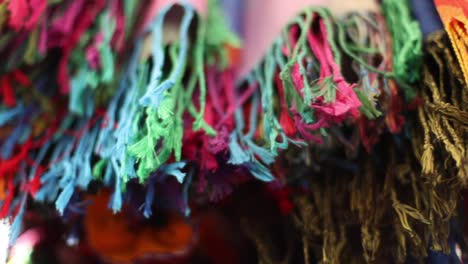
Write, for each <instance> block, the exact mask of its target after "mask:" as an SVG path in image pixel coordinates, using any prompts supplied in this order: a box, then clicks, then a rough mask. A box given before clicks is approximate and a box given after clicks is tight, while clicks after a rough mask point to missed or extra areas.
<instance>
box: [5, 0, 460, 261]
mask: <svg viewBox="0 0 468 264" xmlns="http://www.w3.org/2000/svg"><path fill="white" fill-rule="evenodd" d="M33 6H34V7H35V8H32V7H33ZM141 9H144V6H138V5H137V2H136V1H124V0H121V1H119V0H115V1H88V0H78V1H73V2H70V3H69V2H66V1H64V2H61V1H52V2H50V1H49V2H47V1H37V0H36V1H33V0H29V1H26V0H21V1H19V0H10V1H3V2H0V12H2V10H3V13H4V14H5V13H8V14H9V16H6V15H4V16H1V17H4V18H6V19H5V20H4V21H0V22H3V23H0V25H3V27H5V31H6V32H7V33H8V34H5V36H4V39H3V42H2V43H5V44H4V46H0V49H1V50H2V53H3V54H6V56H5V57H6V58H8V59H7V61H8V63H7V64H6V66H4V68H2V71H1V73H2V76H1V77H0V87H1V90H0V93H1V95H2V97H1V98H2V102H1V103H2V104H1V105H0V175H1V177H0V200H1V201H2V203H1V209H0V218H4V217H12V221H13V225H12V233H11V239H12V242H13V241H14V240H15V238H16V237H17V235H18V233H19V232H20V229H21V224H22V217H23V215H24V214H25V211H26V210H27V209H28V206H31V202H29V201H28V198H29V197H32V198H33V200H34V203H46V204H47V203H54V204H55V207H56V209H57V210H58V212H59V213H60V214H61V215H63V218H64V219H69V218H71V217H72V216H74V215H80V214H82V212H81V210H82V209H83V208H82V207H83V205H82V201H83V200H84V198H83V197H84V196H85V194H87V193H89V192H91V191H90V190H91V189H94V187H95V186H97V189H110V190H112V194H111V195H110V202H109V207H110V208H111V209H112V210H113V211H114V213H117V212H119V211H120V210H121V209H122V207H126V206H129V205H130V206H133V207H134V208H137V210H139V211H141V213H142V215H143V216H144V217H146V218H150V217H151V215H152V212H153V209H154V208H155V207H157V208H159V207H170V208H176V209H177V210H179V211H181V212H183V213H185V214H186V215H189V214H190V210H191V209H190V206H191V205H193V204H194V203H195V202H192V200H195V199H190V198H189V196H196V197H197V198H200V197H201V200H204V199H203V198H206V200H209V201H212V202H213V201H217V200H221V199H223V198H224V197H226V196H227V195H228V194H230V193H231V192H232V191H233V189H234V186H236V185H239V184H241V183H243V182H245V181H248V180H251V179H253V178H255V179H257V180H260V181H263V182H272V183H273V184H271V185H269V186H276V188H277V189H279V190H285V189H289V188H290V189H291V190H294V192H293V193H292V194H290V195H289V194H286V195H284V194H283V193H282V194H280V196H282V197H283V198H284V199H285V200H287V201H286V202H284V201H283V202H284V203H282V205H280V207H281V208H282V210H283V211H284V214H285V216H284V217H285V218H286V219H288V221H287V222H288V223H294V232H297V233H298V234H300V243H301V244H302V246H303V249H304V250H303V257H304V261H305V262H306V263H309V262H310V261H311V258H315V259H317V260H319V259H321V260H322V262H324V263H343V262H344V261H346V262H347V263H362V262H363V261H367V262H373V261H378V260H383V259H391V260H392V261H391V262H392V263H393V262H397V263H402V262H404V261H406V260H407V259H408V258H415V259H423V258H424V257H426V256H427V250H428V249H429V248H432V249H433V250H435V251H443V252H445V253H448V252H449V251H450V248H449V245H448V241H449V235H450V220H451V219H452V218H453V217H454V215H455V210H456V208H457V200H458V195H459V191H460V189H461V188H462V187H464V186H466V183H467V182H466V179H467V177H468V171H467V165H466V164H467V154H466V149H467V143H466V128H467V124H468V117H467V107H466V102H468V100H467V99H468V98H467V97H468V95H467V86H466V83H465V81H464V80H463V78H461V76H462V71H461V70H460V68H458V67H457V66H456V64H455V63H454V62H455V56H454V53H453V51H452V50H451V49H450V48H449V47H448V44H447V43H448V42H447V38H446V36H443V35H442V34H439V35H433V36H431V37H430V38H429V39H428V42H427V43H425V48H424V51H425V53H423V39H422V34H421V32H420V29H419V26H418V24H417V22H416V21H415V20H414V19H413V18H412V17H411V15H410V10H409V7H408V4H407V2H406V1H401V0H384V1H382V13H380V12H376V13H368V14H359V13H350V14H348V15H346V16H344V17H342V18H340V19H338V18H335V17H333V15H332V14H331V12H330V11H329V10H327V9H325V8H309V9H307V10H304V12H302V13H301V14H298V16H297V17H296V18H295V19H294V20H293V21H292V22H291V23H290V24H289V25H287V26H286V27H285V28H284V30H283V31H282V33H281V35H280V36H279V37H278V38H277V39H276V41H275V43H274V44H273V45H272V47H271V48H270V50H269V51H268V53H267V54H266V56H265V57H264V59H263V61H261V62H260V63H259V64H258V65H257V66H256V67H255V68H254V69H253V70H252V71H251V73H250V74H249V76H248V77H247V78H245V80H241V81H240V82H237V81H238V80H236V79H235V78H236V65H237V63H238V53H239V47H240V40H239V39H238V37H237V36H236V35H235V34H234V33H232V32H231V31H230V30H229V28H228V26H227V22H226V21H224V17H223V15H222V13H221V12H222V11H221V9H220V8H219V7H218V3H217V2H216V1H214V0H213V1H210V2H209V8H208V14H207V16H206V17H204V16H201V15H197V14H196V12H195V10H194V9H193V7H192V6H191V5H190V4H188V3H186V2H181V3H180V4H179V5H175V6H172V5H169V6H166V7H165V8H164V9H163V10H161V11H160V12H159V13H158V15H157V17H156V18H155V19H154V20H153V21H152V22H151V24H150V25H149V26H148V27H147V28H145V29H144V32H143V34H140V35H136V34H133V32H134V31H136V30H135V29H136V25H138V22H139V21H134V19H133V17H137V14H140V13H141V12H143V11H142V10H141ZM7 11H8V12H7ZM26 11H27V12H26ZM177 11H180V12H181V14H182V15H181V21H180V23H179V22H175V28H176V29H175V31H176V32H177V35H175V36H172V35H171V36H170V34H169V33H167V31H166V30H167V28H171V27H174V24H173V23H174V21H172V18H173V17H172V16H171V13H172V12H177ZM25 12H26V13H25ZM95 18H97V19H96V20H95ZM25 40H27V41H25ZM124 43H133V44H134V45H130V44H129V45H128V46H126V45H124ZM12 47H18V48H14V49H13V48H12ZM11 50H14V51H15V52H13V53H11ZM127 51H130V53H129V54H131V55H130V56H128V57H127V56H126V54H127ZM423 54H425V55H424V56H423ZM442 58H444V60H445V61H447V62H448V63H447V64H444V63H443V61H442ZM434 65H437V66H434ZM446 65H449V66H446ZM457 88H459V89H457ZM408 120H409V121H410V122H407V121H408ZM291 165H294V166H291ZM273 189H275V188H273ZM278 193H281V191H278ZM138 194H143V195H138ZM135 196H136V197H137V198H135ZM285 197H286V198H285ZM283 198H282V199H283ZM197 200H200V199H197ZM195 204H196V203H195ZM85 208H86V207H85ZM243 225H244V228H245V232H246V234H247V236H248V237H250V238H251V239H252V240H253V242H254V243H255V244H256V245H257V249H258V252H259V257H260V258H261V259H262V260H263V261H265V262H271V263H273V262H280V261H281V260H280V261H276V260H275V257H274V256H272V255H274V254H275V253H272V252H274V251H275V245H272V244H271V241H268V237H266V236H265V237H264V235H263V234H264V233H262V232H263V231H262V227H258V225H256V224H255V223H251V222H245V223H244V224H243ZM350 241H361V244H360V245H359V246H357V247H356V246H355V245H353V243H351V242H350ZM265 245H266V246H265ZM388 245H390V246H388ZM143 253H145V252H143ZM286 262H288V260H287V258H286Z"/></svg>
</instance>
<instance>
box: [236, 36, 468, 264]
mask: <svg viewBox="0 0 468 264" xmlns="http://www.w3.org/2000/svg"><path fill="white" fill-rule="evenodd" d="M425 49H426V56H425V62H424V67H423V80H422V82H421V84H420V86H419V87H418V90H419V94H420V97H421V98H422V99H423V101H424V104H423V105H421V106H420V107H419V108H418V109H417V114H416V115H415V116H414V117H413V118H412V119H411V118H409V119H408V121H407V122H408V123H409V128H410V131H411V137H410V139H404V138H403V136H398V139H395V137H394V136H392V135H389V134H387V135H385V137H384V138H382V140H381V142H380V144H379V145H378V146H376V149H374V151H373V152H372V153H371V154H367V153H366V152H365V151H360V154H359V155H358V157H357V158H355V159H354V160H352V161H351V163H352V164H353V165H354V166H356V168H354V169H349V168H346V166H341V165H343V164H346V161H345V160H350V158H349V156H347V155H346V151H344V150H336V149H334V150H328V152H329V153H327V152H326V151H324V150H323V149H320V150H319V149H318V147H317V146H315V147H313V148H311V149H309V150H308V151H305V150H304V149H301V150H291V151H290V152H288V153H286V154H285V158H284V160H282V161H280V162H282V163H283V167H284V166H286V167H288V166H289V169H288V173H289V175H288V176H287V177H286V181H289V182H288V184H289V185H290V186H295V185H296V183H297V182H298V181H297V179H303V180H306V181H308V182H309V186H308V189H307V191H306V192H302V193H296V194H294V197H293V202H294V206H295V209H294V212H293V213H292V214H291V215H290V216H289V219H287V220H285V221H284V222H285V225H287V223H290V222H291V221H292V222H293V223H294V226H295V228H296V230H297V232H298V233H299V234H300V235H298V236H293V238H290V239H296V240H299V242H298V241H296V242H294V243H297V242H298V243H300V244H302V247H303V250H302V254H303V259H304V260H303V261H304V263H311V261H312V260H318V261H319V263H331V264H333V263H405V262H406V261H408V259H409V258H411V259H412V260H413V261H414V260H416V261H417V262H420V263H422V262H423V259H424V257H426V256H427V254H428V250H429V249H432V250H435V251H442V252H445V253H449V251H450V249H449V246H448V244H447V242H448V237H449V232H450V226H449V221H450V220H451V219H453V217H454V216H456V209H457V201H458V200H459V196H460V190H461V188H462V187H465V186H466V184H467V183H468V168H467V162H466V161H467V154H466V150H467V149H468V148H467V147H468V146H467V138H466V135H467V129H468V113H467V110H468V108H467V104H468V88H467V86H466V84H465V83H464V81H463V77H462V72H461V70H460V68H459V66H458V64H457V63H456V61H455V54H454V52H453V50H452V49H451V46H450V43H449V40H448V37H447V35H446V34H445V33H444V32H438V33H436V34H433V35H432V36H431V37H429V38H428V40H427V42H426V44H425ZM334 146H335V147H336V145H334ZM312 149H313V150H312ZM304 151H305V152H306V154H304ZM314 151H315V152H314ZM300 157H306V158H302V162H301V163H297V160H298V159H301V158H300ZM331 157H333V158H331ZM340 159H341V160H342V161H339V160H340ZM305 164H306V166H305ZM259 225H260V226H261V224H259V223H257V224H255V223H244V230H245V231H246V233H247V234H248V237H250V238H251V240H252V241H254V242H255V244H256V245H257V249H258V254H259V259H260V260H261V262H260V263H290V262H287V258H283V259H281V260H278V261H275V258H274V257H273V256H274V252H275V248H278V245H275V244H274V243H273V242H271V241H270V240H268V236H267V235H265V230H263V231H260V230H262V228H258V226H259Z"/></svg>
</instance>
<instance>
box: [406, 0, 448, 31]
mask: <svg viewBox="0 0 468 264" xmlns="http://www.w3.org/2000/svg"><path fill="white" fill-rule="evenodd" d="M410 5H411V11H412V13H413V15H414V17H415V18H416V19H417V20H418V22H419V25H420V27H421V31H422V33H423V35H424V36H427V35H428V34H430V33H432V32H434V31H437V30H441V29H443V28H444V26H443V24H442V21H441V20H440V17H439V14H438V13H437V10H436V8H435V6H434V1H433V0H410Z"/></svg>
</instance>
